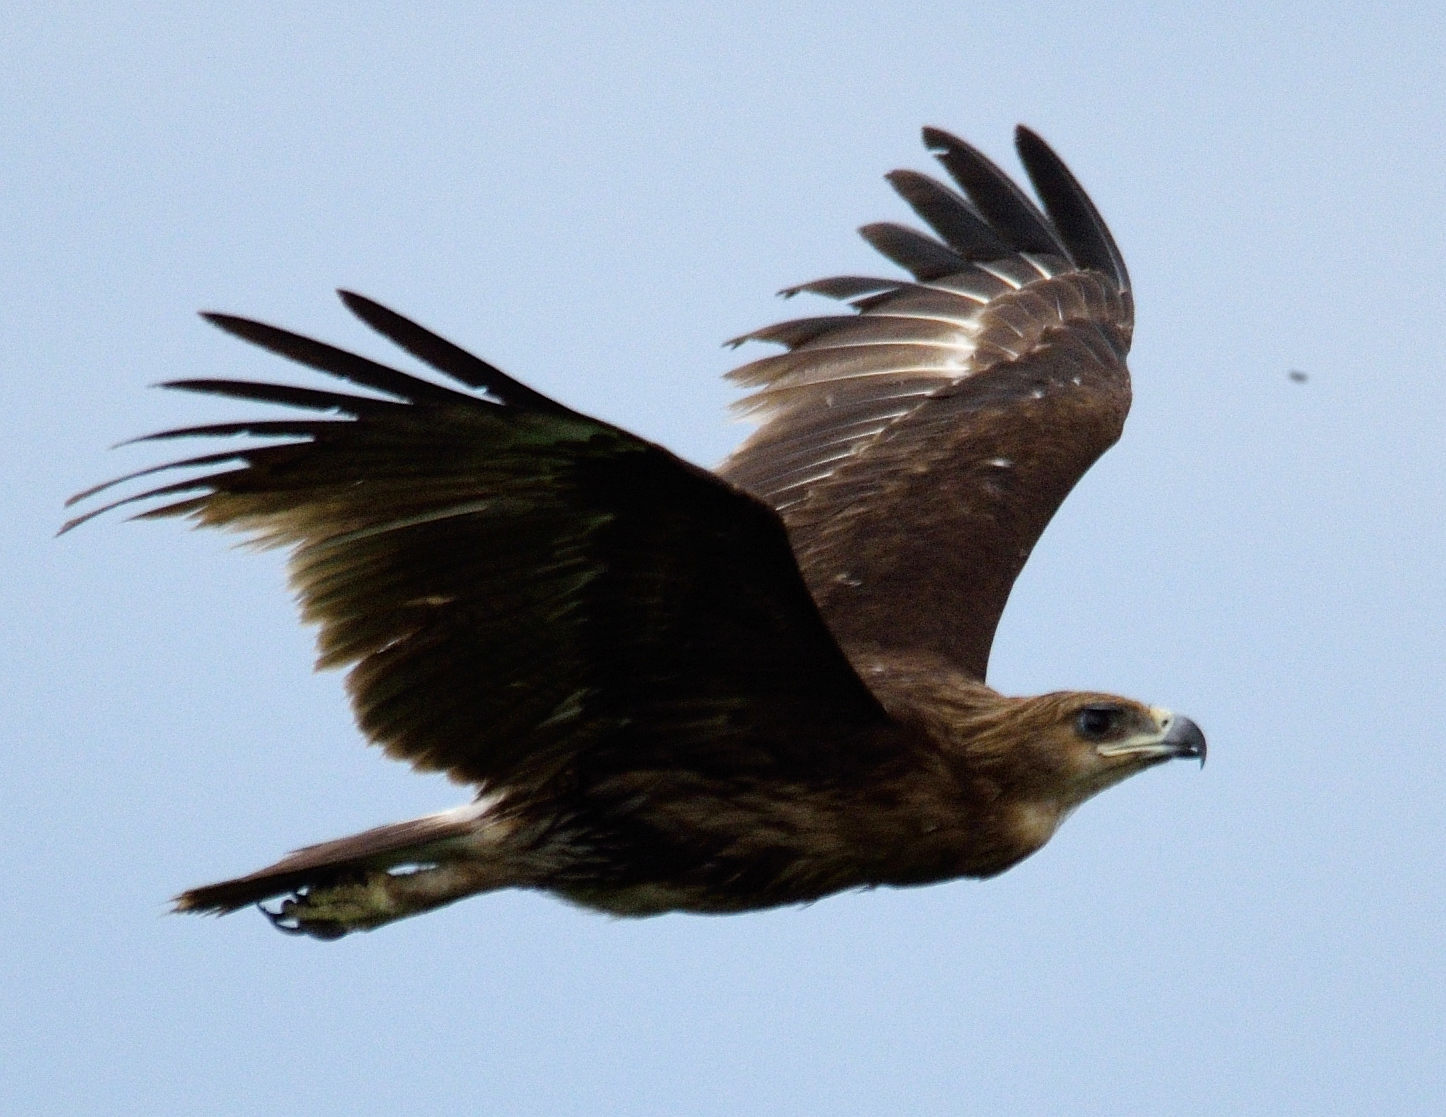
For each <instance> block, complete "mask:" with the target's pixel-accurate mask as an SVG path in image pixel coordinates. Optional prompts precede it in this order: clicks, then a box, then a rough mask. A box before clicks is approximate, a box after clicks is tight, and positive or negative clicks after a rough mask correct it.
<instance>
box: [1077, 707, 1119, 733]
mask: <svg viewBox="0 0 1446 1117" xmlns="http://www.w3.org/2000/svg"><path fill="white" fill-rule="evenodd" d="M1123 716H1124V710H1122V709H1120V707H1118V706H1108V705H1098V706H1086V707H1085V708H1084V709H1082V710H1081V711H1080V712H1079V713H1077V714H1076V715H1075V718H1074V728H1075V732H1076V733H1078V734H1079V735H1080V736H1081V737H1083V738H1085V740H1087V741H1102V740H1104V739H1105V738H1106V737H1108V736H1110V735H1111V734H1112V733H1113V732H1114V731H1115V730H1116V729H1118V728H1119V725H1120V719H1121V718H1122V717H1123Z"/></svg>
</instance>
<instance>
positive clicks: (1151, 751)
mask: <svg viewBox="0 0 1446 1117" xmlns="http://www.w3.org/2000/svg"><path fill="white" fill-rule="evenodd" d="M983 692H987V693H983ZM971 698H972V701H970V702H969V703H968V704H967V707H964V708H956V713H957V714H960V715H963V716H960V717H959V719H958V720H957V721H956V723H955V725H954V726H953V732H952V733H951V734H950V736H951V738H952V739H953V742H954V747H955V749H956V750H957V752H958V754H959V759H960V761H962V762H963V763H962V765H961V767H963V768H964V769H966V770H968V771H970V772H971V773H973V775H974V779H975V780H976V781H977V780H979V779H980V777H983V780H984V781H985V782H986V783H987V785H988V787H987V788H986V789H983V790H984V791H985V794H986V795H988V796H989V797H990V798H991V799H992V801H993V803H994V804H995V812H996V813H995V814H994V821H995V823H996V825H998V826H999V828H1000V832H999V833H998V835H997V838H998V840H999V841H1000V842H1001V852H1004V851H1005V850H1009V851H1011V852H1012V853H1013V859H1012V860H1011V861H1010V863H1011V864H1012V863H1013V861H1014V860H1018V859H1019V858H1020V857H1023V856H1027V855H1028V854H1029V853H1032V852H1034V850H1036V849H1038V848H1039V847H1040V846H1042V845H1043V844H1044V843H1045V842H1046V841H1048V840H1049V838H1050V837H1051V835H1053V833H1054V831H1055V828H1056V827H1057V826H1058V825H1059V824H1060V822H1062V821H1063V820H1064V818H1065V817H1066V816H1067V815H1068V814H1069V813H1070V812H1071V811H1072V810H1074V808H1075V807H1077V806H1079V805H1080V804H1081V803H1083V802H1084V801H1085V800H1086V799H1088V798H1090V796H1092V795H1095V794H1097V793H1099V792H1101V791H1103V790H1104V789H1105V788H1107V787H1110V786H1112V785H1114V784H1117V783H1119V782H1120V781H1121V780H1124V779H1126V778H1128V777H1129V776H1132V775H1134V774H1135V773H1136V772H1140V771H1143V770H1144V769H1146V768H1150V767H1153V766H1154V765H1156V764H1161V763H1163V762H1164V761H1166V760H1171V759H1174V758H1176V757H1185V758H1189V759H1195V760H1199V761H1200V762H1201V763H1202V764H1203V763H1204V762H1205V748H1206V746H1205V735H1204V733H1202V732H1201V731H1200V727H1199V726H1197V725H1196V724H1195V723H1194V722H1193V721H1191V720H1190V719H1189V718H1187V717H1185V716H1183V715H1181V714H1176V713H1172V712H1171V711H1169V710H1166V709H1163V708H1161V707H1159V706H1146V705H1144V704H1143V703H1140V702H1136V701H1134V700H1132V699H1129V698H1121V697H1119V696H1118V695H1114V694H1102V693H1098V692H1092V691H1059V692H1055V693H1052V694H1043V695H1039V696H1037V697H1031V698H1008V697H1005V696H1003V695H999V694H995V693H993V692H988V691H987V688H984V687H979V688H978V690H976V691H975V692H974V694H973V695H971ZM976 790H978V789H977V788H976Z"/></svg>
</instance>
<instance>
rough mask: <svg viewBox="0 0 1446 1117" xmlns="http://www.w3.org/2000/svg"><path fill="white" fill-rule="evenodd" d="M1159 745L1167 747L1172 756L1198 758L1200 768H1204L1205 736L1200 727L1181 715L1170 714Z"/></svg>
mask: <svg viewBox="0 0 1446 1117" xmlns="http://www.w3.org/2000/svg"><path fill="white" fill-rule="evenodd" d="M1160 744H1162V745H1168V746H1169V748H1170V750H1171V755H1172V756H1187V757H1199V758H1200V767H1202V768H1203V767H1205V751H1206V746H1205V734H1204V733H1202V732H1200V727H1199V726H1198V725H1196V724H1195V723H1194V722H1193V721H1191V720H1190V719H1189V718H1187V717H1185V716H1184V715H1183V714H1171V715H1170V722H1169V725H1167V726H1166V727H1165V736H1164V737H1162V738H1161V740H1160Z"/></svg>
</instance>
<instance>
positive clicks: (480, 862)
mask: <svg viewBox="0 0 1446 1117" xmlns="http://www.w3.org/2000/svg"><path fill="white" fill-rule="evenodd" d="M494 806H495V800H491V799H486V798H484V799H481V800H479V801H478V802H476V803H472V804H469V805H468V806H465V807H458V808H457V809H455V810H450V811H442V812H441V813H439V814H432V815H426V816H424V817H422V818H414V819H410V820H408V821H406V822H397V823H393V824H391V825H389V826H378V827H376V828H375V829H372V830H366V831H363V832H362V833H360V834H353V835H351V836H350V837H347V838H338V839H337V840H335V841H330V842H322V843H321V844H319V845H313V846H307V847H306V848H304V849H299V850H297V851H296V852H295V853H290V854H287V856H285V857H283V858H282V859H281V860H280V861H278V862H276V864H274V865H270V866H268V867H267V868H265V869H261V870H258V871H257V872H254V873H250V874H248V875H246V876H244V877H237V878H236V879H234V880H227V881H221V882H220V883H218V884H208V885H203V886H202V887H200V888H192V889H189V890H188V891H186V892H183V893H181V894H180V895H179V896H177V897H176V900H175V904H176V909H175V910H176V911H193V912H203V913H206V912H210V913H215V914H217V915H225V914H226V913H228V912H232V911H236V910H238V909H239V908H243V907H247V906H249V905H251V904H258V905H259V904H261V903H262V902H263V901H265V900H270V899H273V898H275V897H277V896H286V897H287V898H286V899H284V900H283V901H282V903H281V905H280V907H279V908H278V909H277V910H275V911H271V910H268V909H266V908H264V907H263V908H262V910H263V911H265V912H266V914H267V915H268V916H269V917H270V918H271V921H272V922H273V923H274V924H275V925H276V926H277V927H279V928H281V929H282V930H283V931H289V932H292V933H295V934H306V935H311V936H313V937H315V938H322V939H334V938H340V937H341V936H342V935H345V934H347V933H348V932H350V931H369V930H371V929H372V928H374V927H380V926H381V925H382V924H384V923H390V922H392V921H393V920H396V919H401V918H404V917H405V916H408V915H415V914H417V913H419V912H423V911H429V910H431V909H432V908H437V907H441V906H442V905H444V904H449V903H451V902H452V901H454V900H460V899H462V898H463V897H464V896H470V895H472V894H474V893H477V892H486V891H490V890H492V889H495V888H505V887H507V886H509V885H514V884H519V883H522V882H521V881H520V880H519V879H518V877H517V874H516V872H515V870H514V869H513V868H512V867H509V859H508V857H507V855H506V849H505V840H506V838H507V837H508V835H509V834H510V833H511V832H512V828H511V826H510V824H509V823H508V822H507V821H505V820H502V819H498V818H496V817H493V816H492V815H491V813H490V812H491V810H492V808H493V807H494ZM288 894H289V895H288Z"/></svg>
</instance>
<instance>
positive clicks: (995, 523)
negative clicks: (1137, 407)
mask: <svg viewBox="0 0 1446 1117" xmlns="http://www.w3.org/2000/svg"><path fill="white" fill-rule="evenodd" d="M924 142H925V144H926V145H927V146H928V147H929V148H930V150H932V151H934V152H935V153H936V154H937V156H938V158H939V161H940V162H941V163H942V164H943V165H944V167H945V169H946V170H947V171H948V172H949V174H950V176H951V177H952V179H953V180H954V183H955V184H956V185H957V187H958V188H959V189H958V190H955V189H953V188H951V187H949V186H946V185H944V184H943V183H941V182H938V181H936V180H934V179H932V178H929V177H927V176H925V175H921V174H916V173H914V172H912V171H895V172H893V173H892V174H891V175H889V176H888V177H889V180H890V182H891V183H892V184H893V186H894V188H895V189H896V190H897V191H898V192H899V193H900V194H901V195H902V196H903V198H904V199H905V201H907V202H908V203H909V205H910V206H911V207H912V208H913V209H914V211H915V213H917V214H918V215H919V217H920V218H922V219H923V221H924V222H925V223H926V224H927V225H928V226H929V227H930V228H931V229H932V230H933V232H934V234H935V236H936V237H937V239H935V238H933V237H929V236H926V235H924V234H923V233H919V232H916V231H914V230H912V229H908V228H905V227H903V226H900V225H893V224H879V225H868V226H865V227H864V228H863V229H862V230H861V232H862V233H863V235H864V237H865V238H866V239H867V240H868V241H869V242H870V243H871V244H872V245H873V246H874V247H875V248H877V249H878V250H879V251H880V252H881V253H882V254H883V255H884V256H887V257H888V258H889V259H890V260H892V261H894V262H895V263H897V264H899V265H900V266H901V267H903V268H904V269H905V270H907V271H908V272H910V273H911V274H912V276H913V282H907V281H900V280H894V279H870V278H862V277H852V276H848V277H841V278H834V279H824V280H819V281H817V282H814V283H806V284H803V285H801V286H799V287H795V288H790V289H789V290H787V291H785V292H784V293H785V294H787V295H793V294H795V293H797V292H800V291H809V292H813V293H816V294H821V295H826V296H829V297H832V298H836V299H844V300H848V301H849V302H850V303H851V304H852V306H853V308H854V313H848V314H841V315H830V316H826V317H818V318H804V319H798V320H795V321H790V322H784V323H782V324H780V325H776V326H770V327H768V328H767V329H763V330H759V331H757V332H756V333H751V334H748V335H746V336H745V337H742V338H738V339H737V341H738V342H743V341H749V340H758V341H770V342H776V343H779V344H781V345H784V346H785V347H786V348H787V349H788V352H786V353H783V354H780V355H777V356H771V357H764V358H763V359H761V360H757V361H754V362H752V363H751V364H747V365H744V366H743V367H741V368H739V369H736V370H735V371H734V372H733V373H731V374H730V375H731V376H732V377H733V378H734V379H735V380H737V381H738V382H740V383H742V384H744V385H747V386H749V387H751V388H755V389H757V390H756V391H755V392H754V393H753V394H752V395H750V396H748V397H747V398H746V399H744V400H743V401H742V404H741V406H742V407H743V408H744V409H745V410H746V411H747V412H748V413H750V414H754V415H757V416H759V417H760V418H761V419H762V420H763V422H762V425H761V426H760V427H759V429H758V430H757V431H756V432H755V433H754V434H753V436H752V437H751V438H749V439H748V441H747V442H745V443H744V445H743V446H742V447H741V448H740V449H739V450H738V451H737V452H736V453H735V454H734V455H733V456H732V457H731V458H729V460H728V461H727V462H726V463H724V465H723V467H722V469H721V471H720V472H721V473H722V474H723V475H724V476H725V477H727V478H729V479H730V480H732V481H734V482H735V483H737V484H738V485H741V486H742V487H743V488H745V489H747V490H749V491H750V492H753V493H755V494H757V495H758V496H759V497H761V498H763V499H764V500H766V501H768V502H769V503H770V504H772V505H773V507H774V508H776V509H777V510H778V511H779V513H780V514H781V515H782V516H783V519H784V522H785V523H786V524H787V526H788V534H789V538H790V540H791V542H792V544H793V549H794V552H795V554H796V555H797V557H798V561H799V565H800V567H801V568H802V570H803V574H804V577H805V578H806V580H807V582H808V586H809V589H810V590H811V591H812V593H813V596H814V598H815V600H816V601H817V602H818V604H819V608H820V609H821V611H822V612H823V614H824V617H825V619H826V620H827V621H828V623H829V627H830V628H831V629H832V630H833V632H834V634H835V635H836V636H837V637H838V638H839V640H840V642H841V643H842V644H843V645H844V647H845V650H848V651H858V650H864V649H868V648H879V647H882V648H891V649H925V650H928V651H932V652H935V653H938V654H941V655H944V656H946V657H948V658H949V659H950V660H952V661H953V662H955V663H957V664H958V665H959V666H960V667H961V668H962V669H963V670H965V671H967V672H968V673H970V674H971V675H973V676H974V677H976V678H979V679H981V680H982V679H983V678H984V675H985V671H986V668H987V666H988V662H989V649H990V645H991V644H992V643H993V640H994V630H995V627H996V626H997V624H998V622H999V616H1000V614H1001V612H1002V611H1003V609H1004V603H1005V601H1006V600H1007V598H1008V596H1009V592H1010V589H1011V588H1012V587H1013V585H1014V580H1015V578H1016V577H1017V576H1018V574H1019V571H1020V569H1021V568H1022V567H1023V566H1024V562H1025V560H1026V559H1027V558H1028V557H1029V552H1030V550H1031V549H1032V548H1033V546H1034V544H1035V541H1036V540H1037V539H1038V538H1039V535H1040V533H1041V532H1042V531H1043V530H1044V527H1045V525H1046V524H1047V523H1048V522H1049V519H1050V517H1051V516H1052V515H1054V512H1055V509H1057V508H1058V507H1059V505H1060V502H1061V501H1063V499H1064V497H1065V496H1066V494H1068V492H1069V491H1070V489H1071V488H1073V487H1074V484H1075V482H1076V481H1078V480H1079V478H1080V476H1081V475H1082V474H1083V473H1084V472H1085V470H1086V469H1088V468H1089V467H1090V465H1091V464H1092V463H1093V462H1094V461H1095V459H1097V458H1098V457H1099V456H1100V454H1102V453H1103V452H1104V451H1105V450H1106V449H1107V448H1108V447H1109V446H1110V445H1112V444H1113V443H1114V441H1115V440H1116V439H1117V438H1118V437H1119V434H1120V429H1121V427H1122V425H1123V423H1124V419H1125V415H1126V412H1127V411H1128V410H1129V405H1130V382H1129V373H1128V371H1127V370H1126V368H1125V354H1126V352H1127V351H1128V349H1129V343H1130V334H1131V329H1132V326H1133V305H1132V301H1131V297H1130V285H1129V277H1128V275H1127V274H1126V271H1125V265H1124V262H1123V260H1122V259H1121V257H1120V253H1119V250H1118V249H1117V248H1116V247H1115V243H1114V240H1113V238H1112V237H1111V236H1110V233H1109V230H1108V229H1107V228H1106V227H1105V224H1104V222H1103V221H1102V220H1101V218H1100V216H1099V213H1098V212H1097V211H1096V210H1095V207H1094V205H1093V204H1092V203H1091V202H1090V200H1089V197H1088V196H1087V195H1086V194H1085V192H1084V190H1083V189H1082V188H1081V187H1080V185H1079V183H1078V182H1076V181H1075V178H1074V176H1073V175H1071V174H1070V172H1069V170H1068V169H1067V168H1066V167H1065V166H1064V164H1063V163H1062V162H1061V161H1060V160H1059V157H1058V156H1056V155H1055V154H1054V152H1053V151H1051V150H1050V149H1049V147H1048V146H1047V145H1046V144H1045V143H1044V141H1043V140H1041V139H1040V138H1039V137H1038V136H1036V135H1035V134H1034V133H1032V132H1030V131H1029V130H1028V129H1025V128H1023V127H1021V128H1020V129H1019V130H1018V132H1017V134H1016V143H1017V147H1018V151H1019V156H1020V159H1021V161H1022V162H1023V163H1024V167H1025V169H1026V171H1028V173H1029V177H1030V180H1031V181H1032V182H1033V184H1034V188H1035V191H1036V192H1037V194H1038V195H1039V200H1040V203H1041V204H1042V206H1043V209H1042V210H1041V209H1040V207H1039V206H1036V205H1035V203H1034V202H1032V201H1031V200H1030V199H1029V198H1028V197H1027V196H1026V195H1025V194H1024V193H1023V192H1022V191H1021V190H1020V189H1019V188H1018V187H1017V186H1016V185H1015V184H1014V183H1013V182H1011V181H1010V180H1009V178H1008V176H1006V175H1005V174H1004V172H1003V171H1001V170H1000V169H999V168H998V167H996V166H995V165H994V164H993V163H991V162H990V161H989V160H988V159H986V158H985V157H984V156H983V155H981V154H980V153H979V152H978V151H976V150H975V149H974V148H972V147H970V146H969V145H968V144H965V143H964V142H962V141H961V140H958V139H955V138H954V137H953V136H950V135H948V134H947V133H945V132H941V131H939V130H937V129H934V128H926V129H925V130H924ZM959 191H962V194H961V193H960V192H959Z"/></svg>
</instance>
